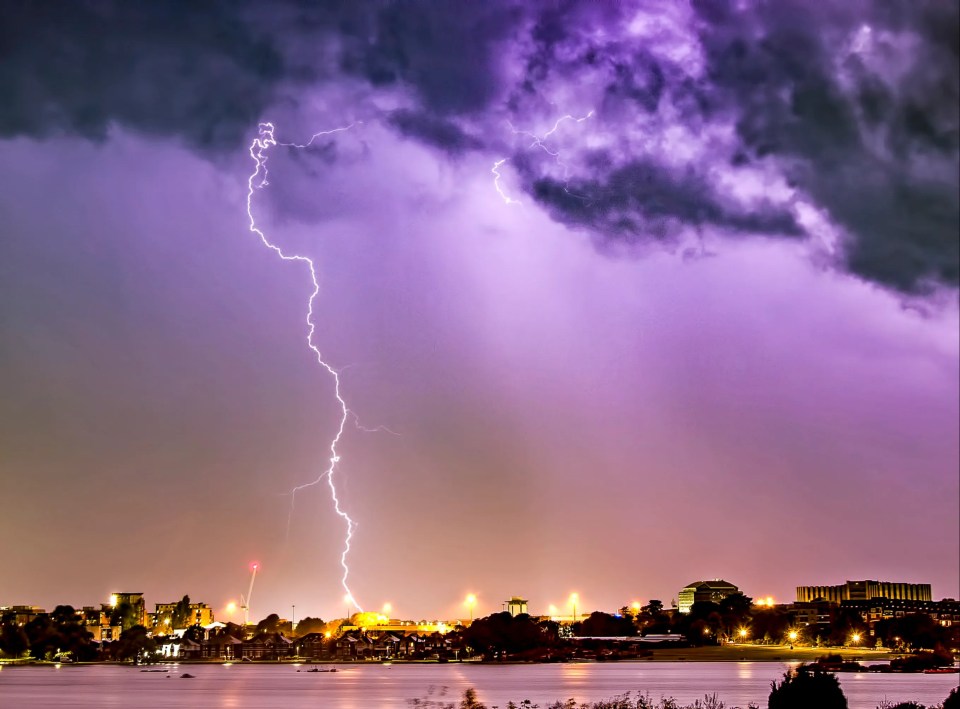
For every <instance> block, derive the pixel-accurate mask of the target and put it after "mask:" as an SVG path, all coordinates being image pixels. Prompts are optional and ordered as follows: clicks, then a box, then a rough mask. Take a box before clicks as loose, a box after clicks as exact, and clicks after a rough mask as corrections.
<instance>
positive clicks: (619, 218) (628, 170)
mask: <svg viewBox="0 0 960 709" xmlns="http://www.w3.org/2000/svg"><path fill="white" fill-rule="evenodd" d="M530 192H531V193H532V194H533V196H534V197H535V198H536V199H537V200H538V201H539V202H540V203H542V204H544V205H546V206H547V207H548V208H549V209H550V210H551V213H552V214H553V215H554V216H555V217H556V218H557V219H559V220H561V221H565V222H568V223H573V224H579V225H583V226H588V227H591V228H592V229H594V230H595V231H596V232H597V234H598V235H600V238H601V239H605V240H606V239H614V240H623V241H633V240H642V239H655V240H659V241H663V240H669V239H670V238H672V237H673V236H675V235H676V234H677V233H678V232H679V231H680V230H681V229H683V228H684V227H694V228H699V227H702V226H715V227H721V228H723V229H727V230H730V231H734V232H745V233H750V234H757V233H761V234H769V235H792V236H799V235H800V234H801V230H800V228H799V226H798V225H797V223H796V222H795V221H794V219H793V217H792V216H791V215H790V214H789V213H788V212H785V211H783V210H778V209H776V208H774V207H772V206H770V207H764V208H760V209H757V208H754V209H751V210H745V209H742V208H738V207H737V206H736V205H733V204H730V203H727V202H725V201H724V200H722V199H720V198H718V197H717V196H716V195H715V194H714V191H713V190H712V189H711V187H710V185H709V184H708V183H707V182H706V181H705V180H704V179H703V178H702V177H701V176H700V175H698V174H697V173H696V172H695V171H694V170H693V169H685V170H683V171H681V172H679V173H674V172H671V171H670V170H668V169H667V168H665V167H664V166H662V165H658V164H656V163H651V162H640V161H638V162H631V163H628V164H626V165H624V166H622V167H618V168H617V169H615V170H613V171H611V172H609V173H607V174H604V175H603V176H602V177H601V178H599V179H573V180H570V181H568V182H561V181H559V180H556V179H552V178H535V179H533V180H532V183H531V185H530Z"/></svg>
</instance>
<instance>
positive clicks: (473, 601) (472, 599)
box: [463, 593, 477, 623]
mask: <svg viewBox="0 0 960 709" xmlns="http://www.w3.org/2000/svg"><path fill="white" fill-rule="evenodd" d="M463 605H465V606H466V607H467V610H469V611H470V622H471V623H473V609H474V608H476V607H477V595H476V594H475V593H468V594H467V597H466V598H465V599H464V600H463Z"/></svg>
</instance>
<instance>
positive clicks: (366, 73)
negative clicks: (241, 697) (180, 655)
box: [0, 2, 960, 618]
mask: <svg viewBox="0 0 960 709" xmlns="http://www.w3.org/2000/svg"><path fill="white" fill-rule="evenodd" d="M805 4H806V3H796V4H786V5H783V6H781V7H779V8H778V9H777V10H776V11H774V10H771V9H770V8H769V7H767V6H766V5H764V6H763V8H766V9H757V8H753V9H751V10H749V11H748V10H744V11H743V12H742V13H741V14H739V15H737V16H733V17H727V16H726V13H725V12H724V11H721V10H719V9H718V8H719V5H715V4H713V3H709V4H701V3H694V5H692V6H690V7H684V6H682V5H678V4H675V3H666V4H664V5H663V6H662V7H656V6H653V5H651V6H646V8H647V9H645V10H644V11H639V10H637V9H635V8H631V7H630V6H629V4H617V5H612V4H611V5H609V6H607V5H604V4H602V3H584V4H582V5H579V4H572V5H570V6H561V5H551V7H552V8H554V10H550V11H541V12H540V14H537V12H534V11H531V10H528V9H527V10H524V9H522V8H519V7H511V6H509V5H501V4H492V5H490V6H489V7H488V8H487V9H485V10H476V11H472V12H474V13H475V14H479V15H480V16H478V17H461V16H460V15H459V14H458V15H457V16H452V15H450V16H448V15H447V13H445V12H444V11H442V10H440V9H438V8H437V7H436V6H431V5H426V4H423V5H420V4H416V5H404V6H402V7H404V8H405V12H404V13H402V14H397V13H396V11H395V10H396V8H398V7H401V5H385V6H382V7H381V6H369V7H365V8H362V9H360V10H350V9H348V8H343V9H341V10H340V11H338V12H334V11H333V10H324V11H320V10H312V11H311V10H308V9H304V8H300V7H299V6H298V5H297V4H296V3H292V2H291V3H289V4H284V5H282V6H279V5H278V7H282V8H283V9H281V10H278V11H277V12H275V13H272V14H271V15H269V16H267V15H263V14H259V13H262V9H260V10H258V9H257V8H256V7H254V6H251V7H249V8H245V7H243V5H238V6H237V9H236V10H235V13H234V11H233V10H205V11H204V12H203V13H201V14H199V15H193V16H189V17H188V16H187V15H184V14H182V13H177V12H173V11H171V12H169V13H166V12H161V11H159V10H147V9H143V8H139V9H138V8H132V7H131V6H127V7H125V6H124V4H123V3H116V4H114V3H107V2H104V3H100V4H97V5H94V7H95V8H97V9H96V11H95V12H94V14H97V13H99V15H100V17H99V18H91V17H88V16H87V15H84V12H85V11H82V10H75V11H72V12H75V13H77V16H75V17H70V18H54V17H45V16H43V12H42V11H36V12H37V14H30V13H31V11H28V10H10V9H9V8H4V9H2V10H0V25H2V24H10V25H11V26H22V27H24V28H25V30H26V28H34V29H36V30H38V31H39V30H40V29H42V30H43V31H42V32H40V33H39V34H37V33H36V32H35V33H34V35H35V36H38V37H40V40H38V41H37V42H34V44H39V45H40V46H41V47H42V46H44V42H46V43H48V45H49V46H51V47H52V46H56V47H59V48H60V51H59V52H48V53H47V54H43V55H41V54H38V53H36V52H37V51H38V50H37V49H36V48H35V47H34V46H33V44H31V45H29V46H28V45H27V44H23V45H19V44H16V43H14V44H12V45H11V46H12V49H11V51H10V52H9V55H10V56H12V57H13V60H11V61H10V62H7V64H8V65H9V66H11V67H14V68H16V69H17V71H16V72H15V73H11V71H12V70H9V69H7V68H4V69H0V93H2V95H4V96H10V97H13V100H12V101H11V102H9V103H8V104H7V105H6V106H5V107H3V108H0V138H2V140H0V162H2V163H3V164H4V165H5V166H6V169H5V170H4V171H3V172H2V173H0V214H2V215H3V224H4V226H3V230H2V232H0V233H2V234H3V236H2V238H0V333H2V337H0V383H2V390H3V396H2V397H0V486H2V487H0V491H2V497H3V499H4V501H5V504H4V513H3V515H2V517H0V535H2V538H3V539H5V540H6V542H5V543H4V544H2V545H0V565H2V568H4V569H5V570H6V573H4V574H2V575H0V604H12V603H39V604H43V605H47V606H52V605H54V604H56V603H59V602H70V603H73V604H75V605H82V604H90V603H97V602H100V601H101V600H105V598H106V596H107V594H109V593H110V592H111V591H115V590H134V591H145V592H146V593H147V595H148V602H150V603H153V602H160V601H167V600H170V599H173V598H176V597H179V596H180V595H182V594H184V593H189V594H190V596H191V597H192V598H194V599H196V600H203V601H206V602H208V603H211V604H212V605H215V606H216V607H217V608H221V607H222V606H223V605H224V604H225V603H226V602H227V601H228V600H231V599H233V600H235V599H236V598H237V597H238V595H239V593H240V591H241V590H243V588H244V586H245V582H246V576H245V568H246V565H247V563H248V562H250V561H252V560H254V559H256V560H258V561H260V563H261V564H262V574H261V575H260V576H259V577H258V581H257V589H256V591H255V599H254V604H253V608H252V615H254V616H258V617H259V616H262V615H265V614H266V613H267V612H270V611H274V610H276V611H278V612H281V613H287V612H288V611H289V608H290V606H291V605H292V604H296V606H297V616H300V617H302V616H303V615H306V614H311V615H321V616H323V617H332V616H334V615H337V614H341V613H342V612H343V604H342V602H341V597H342V595H343V594H342V590H341V589H340V585H339V569H338V560H339V554H340V547H341V541H342V533H343V526H342V524H341V521H340V520H339V519H338V518H337V517H336V515H335V514H334V512H333V508H332V504H331V502H330V499H329V494H328V491H327V489H326V488H325V487H324V486H318V487H316V488H313V489H311V490H308V491H304V492H303V493H301V494H300V495H298V497H297V501H296V507H295V510H294V513H293V516H292V520H291V535H290V538H289V539H287V538H286V526H287V519H288V510H289V504H290V498H289V495H288V494H287V493H288V491H289V490H290V488H291V487H293V486H295V485H298V484H301V483H303V482H306V481H308V480H311V479H313V478H315V477H316V475H317V473H318V471H319V470H322V469H323V468H324V467H325V461H326V455H325V454H326V449H327V445H328V441H329V436H330V435H332V432H333V430H334V428H335V426H336V422H337V413H338V411H337V408H336V402H335V400H334V399H333V396H332V391H331V387H330V381H329V378H328V377H327V376H326V375H325V374H324V373H323V372H322V371H321V370H319V369H318V368H317V367H316V363H315V362H314V360H313V359H312V356H311V353H310V351H309V350H308V349H307V348H306V347H305V345H304V341H303V337H304V334H305V333H304V323H303V316H304V311H305V307H306V297H307V296H308V295H309V289H310V283H309V278H308V275H307V273H306V271H305V269H301V268H300V267H298V266H297V265H294V264H286V263H283V262H281V261H279V260H277V259H276V258H275V257H273V256H272V255H271V254H270V253H269V252H268V251H266V250H265V249H264V248H263V246H262V245H260V244H259V243H258V242H257V240H256V239H255V238H254V237H253V236H252V235H251V234H250V233H249V232H248V231H247V224H246V214H245V205H244V199H245V188H246V177H247V175H248V174H249V172H250V170H251V168H252V164H251V162H250V159H249V156H248V155H247V154H246V152H245V149H246V146H247V145H248V143H249V141H250V140H251V139H252V137H253V136H254V135H255V131H256V123H257V121H258V120H259V119H269V120H273V121H274V122H275V123H276V124H277V126H278V134H279V137H280V138H281V139H286V140H297V141H299V140H303V139H305V138H307V137H309V135H310V134H312V133H313V132H315V131H317V130H322V129H328V128H332V127H335V126H338V125H345V124H347V123H350V122H351V121H354V120H360V121H363V124H362V125H361V126H358V127H357V128H355V129H353V130H351V131H350V132H349V133H344V134H340V135H338V136H337V137H335V138H334V139H331V140H330V141H324V142H323V143H322V144H321V145H319V146H318V147H317V149H315V150H310V151H283V150H277V151H275V152H273V153H271V163H270V166H271V180H270V183H271V184H270V186H269V187H268V188H267V189H266V190H265V191H263V192H262V193H259V194H258V195H257V201H256V207H257V213H258V219H259V220H261V224H262V225H263V226H264V227H265V228H266V229H267V230H268V231H269V233H270V234H271V237H272V238H274V239H275V240H276V241H277V242H278V243H281V244H282V245H283V246H284V247H285V248H289V249H291V250H293V251H297V252H300V253H305V254H308V255H309V256H310V257H311V258H313V259H314V260H315V261H316V263H317V265H318V269H319V272H320V276H321V281H322V282H321V288H322V290H321V294H320V296H319V299H318V301H317V310H316V324H317V343H318V344H319V345H320V347H321V348H322V350H323V352H324V355H325V357H326V358H327V360H328V361H329V362H331V363H332V364H333V365H334V366H336V367H338V368H340V369H341V370H342V379H343V383H344V391H345V394H346V396H347V399H348V400H349V403H350V405H351V407H352V409H353V410H354V411H355V412H356V413H357V415H358V416H359V417H360V419H361V421H362V423H363V425H364V426H367V427H370V428H373V427H377V426H385V427H388V428H389V429H390V430H391V431H394V432H396V434H398V435H391V434H390V433H384V432H381V433H367V432H363V431H361V430H359V429H358V428H355V427H351V428H348V430H347V434H346V437H345V439H344V442H343V445H342V449H341V453H342V455H343V460H342V462H341V468H340V470H341V472H340V474H339V477H338V480H339V484H340V489H341V491H342V498H343V500H344V505H345V507H346V508H347V509H348V510H349V511H350V514H351V515H352V516H353V517H354V519H356V520H357V521H358V523H359V528H358V531H357V535H356V538H355V544H354V549H353V552H352V554H351V557H350V561H351V569H352V576H351V585H352V587H353V589H354V592H355V594H356V596H357V598H358V600H359V601H360V602H361V603H363V604H364V605H365V606H368V607H372V608H376V607H379V606H380V604H382V603H383V602H385V601H390V602H391V603H392V604H393V607H394V609H395V613H396V614H397V615H399V616H402V617H414V618H420V617H428V616H429V617H435V616H446V615H454V614H456V613H458V612H462V611H461V609H460V608H459V606H458V602H459V600H460V599H462V598H463V596H464V594H465V593H466V592H468V591H473V592H476V593H478V595H479V596H480V606H479V608H478V612H479V613H484V612H489V611H492V610H499V608H500V601H502V600H503V599H505V598H507V597H508V596H510V595H513V594H522V595H525V596H526V597H527V598H529V599H530V601H531V604H530V607H531V611H534V612H540V611H545V609H546V607H547V605H548V604H551V603H553V604H556V605H558V606H562V605H563V602H564V599H565V598H566V597H567V595H568V594H569V593H570V592H571V591H573V590H576V591H578V592H579V593H580V596H581V598H582V599H583V601H582V602H583V607H584V608H587V607H591V608H592V607H598V608H604V609H613V608H616V607H619V606H620V605H623V604H624V603H627V602H629V601H631V600H634V599H642V600H646V599H649V598H660V599H662V600H664V601H665V602H669V601H670V600H671V599H672V598H675V596H676V593H677V591H678V590H679V589H680V588H681V587H682V586H683V585H685V584H686V583H688V582H690V581H692V580H695V579H699V578H713V577H721V576H722V577H724V578H726V579H728V580H730V581H732V582H734V583H737V584H738V585H740V586H741V587H742V588H743V589H744V590H745V592H746V593H748V594H750V595H760V594H762V595H773V596H774V597H776V598H778V599H783V600H791V599H792V597H793V588H794V587H795V586H796V585H800V584H808V583H810V584H813V583H818V584H826V583H841V582H843V581H844V580H846V579H859V578H882V579H885V580H893V581H914V582H929V583H932V584H933V592H934V596H935V597H937V598H940V597H954V598H956V597H958V593H960V581H958V575H960V568H958V561H957V559H958V557H960V543H958V538H960V522H958V509H957V508H958V496H960V485H958V474H957V470H958V467H960V435H958V428H960V410H958V409H960V406H958V399H960V376H958V366H957V365H958V357H960V335H958V330H960V317H958V307H957V271H958V264H957V249H958V237H957V216H956V215H957V209H958V206H957V105H956V104H957V102H956V90H957V80H956V79H957V77H956V75H957V66H956V55H955V52H956V45H955V44H952V45H951V44H950V40H949V39H947V38H946V37H945V36H942V35H941V34H940V31H939V28H940V27H941V26H942V25H944V23H946V24H947V26H948V27H949V26H951V25H950V24H949V23H951V22H952V23H953V25H952V27H954V28H955V27H956V8H953V9H952V10H950V11H949V12H948V13H947V14H946V16H938V12H939V13H942V12H943V11H942V9H941V10H937V6H936V5H935V4H932V3H931V4H930V6H929V7H925V6H923V7H920V8H919V9H918V8H917V6H916V5H915V4H909V5H907V4H905V5H904V7H905V8H907V7H908V8H911V9H909V10H903V9H901V10H891V9H878V8H877V7H875V6H873V5H871V4H868V3H854V4H851V3H837V7H836V8H832V7H831V6H830V5H828V4H824V5H823V6H822V7H820V6H819V5H818V8H817V9H816V10H804V9H803V6H804V5H805ZM211 7H212V6H211ZM614 7H616V8H618V9H617V10H614V9H612V8H614ZM378 8H379V9H378ZM557 8H560V9H557ZM3 13H8V14H10V15H11V17H4V16H3ZM152 13H159V14H158V16H154V14H152ZM950 13H952V14H950ZM88 14H89V13H88ZM461 14H462V13H461ZM467 14H469V13H467ZM161 16H162V17H161ZM307 16H310V17H307ZM94 19H97V21H94ZM308 20H309V21H308ZM11 23H13V24H11ZM186 26H189V27H190V31H189V32H184V31H183V29H184V27H186ZM121 36H122V37H123V38H124V39H123V41H121V40H120V39H119V38H120V37H121ZM371 37H372V38H373V39H369V40H368V39H364V38H371ZM104 38H106V39H104ZM214 40H216V41H214ZM454 49H456V50H458V51H456V52H454ZM78 57H87V58H89V59H90V61H89V62H87V63H84V62H80V61H78ZM182 58H189V62H187V65H188V66H189V70H188V69H187V68H184V64H183V62H182V61H180V60H181V59H182ZM119 59H126V61H119ZM68 69H69V71H68ZM305 69H309V71H306V70H305ZM57 72H60V73H59V74H58V73H57ZM51 77H55V78H51ZM56 77H59V78H56ZM950 82H952V83H950ZM944 86H945V87H947V89H944V88H943V87H944ZM71 87H72V88H71ZM77 87H83V89H84V90H83V91H82V92H81V93H82V95H81V93H78V89H77ZM134 89H136V90H134ZM950 91H953V92H954V93H953V95H951V94H950ZM591 110H593V111H595V114H594V115H593V116H591V118H590V119H588V120H586V121H583V122H581V123H574V122H573V121H568V122H566V123H564V124H562V126H561V127H560V128H559V129H558V130H557V131H556V133H554V134H553V135H552V136H551V140H550V142H549V143H548V144H547V145H548V147H549V148H550V150H551V152H557V153H559V155H560V158H559V160H558V158H555V157H553V156H551V155H549V154H547V153H546V152H545V151H543V150H541V149H540V148H538V147H537V146H533V147H531V140H530V139H529V137H525V136H522V135H516V134H515V133H514V132H513V130H511V126H513V127H514V129H516V130H526V131H530V132H531V133H534V134H536V135H543V134H544V133H545V132H547V131H549V130H550V128H552V127H553V126H554V124H555V121H556V119H557V118H558V117H560V116H562V115H565V114H567V113H569V114H571V115H574V116H577V117H580V116H584V115H586V114H587V112H589V111H591ZM502 158H508V160H507V162H506V163H505V164H504V165H503V170H502V174H503V176H504V177H503V181H502V188H503V190H504V191H505V193H506V194H508V195H510V196H511V197H512V198H514V199H516V200H517V201H519V202H520V204H505V203H504V200H503V199H502V198H501V196H500V195H499V194H498V193H497V190H496V189H495V186H494V183H493V175H492V174H491V172H490V169H491V166H492V165H493V163H494V161H496V160H499V159H502Z"/></svg>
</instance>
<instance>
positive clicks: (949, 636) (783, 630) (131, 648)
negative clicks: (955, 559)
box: [0, 593, 960, 671]
mask: <svg viewBox="0 0 960 709" xmlns="http://www.w3.org/2000/svg"><path fill="white" fill-rule="evenodd" d="M189 605H190V604H189V598H188V597H186V596H184V598H183V599H182V600H181V601H180V602H179V603H177V604H176V606H175V607H174V609H173V611H172V614H171V619H172V622H171V623H170V624H169V625H166V626H162V627H159V628H155V629H153V630H152V631H150V630H148V629H147V628H145V627H143V626H142V625H137V624H135V621H136V616H135V615H134V614H133V613H132V612H131V609H129V608H126V607H125V605H124V604H119V605H118V606H117V607H116V608H115V609H113V610H112V616H111V618H110V624H111V625H113V626H115V627H116V629H117V631H119V632H118V634H115V635H113V638H114V639H113V641H112V642H110V641H104V642H102V643H97V642H95V641H94V636H93V634H92V633H91V632H90V631H89V630H88V625H87V624H86V621H85V619H84V617H83V615H82V614H81V613H78V612H77V611H76V610H75V609H74V608H73V607H71V606H57V607H56V608H55V609H54V610H53V611H52V612H51V613H42V614H40V615H37V616H36V617H34V618H32V619H30V620H29V622H25V623H18V622H16V617H15V615H14V614H13V613H5V614H4V615H3V616H2V617H0V653H2V655H3V656H5V657H7V658H32V659H36V660H51V661H77V662H86V661H95V660H117V661H126V660H132V659H145V658H151V657H155V656H156V654H157V652H158V650H159V648H160V646H161V644H162V643H164V642H166V640H165V637H166V636H169V635H170V634H171V632H172V631H174V630H176V631H177V633H176V634H177V635H178V636H181V637H180V638H178V641H179V642H188V643H194V644H196V645H201V644H203V643H209V642H210V641H211V640H212V639H215V638H221V639H224V638H232V639H236V640H238V641H243V642H247V641H251V640H252V639H255V638H257V637H266V636H279V637H283V638H290V639H297V638H303V637H305V636H306V637H311V636H312V640H311V644H310V645H309V652H310V655H309V656H310V657H318V658H320V657H322V658H327V659H334V658H338V659H377V656H376V655H371V654H367V655H365V656H363V657H358V656H353V657H352V658H351V657H345V656H344V655H343V653H342V652H341V651H338V641H339V640H340V638H342V637H344V634H345V633H347V634H350V633H353V634H356V633H361V634H362V633H364V632H366V633H367V634H368V635H377V634H378V633H379V634H382V633H384V632H385V631H381V630H378V628H377V627H376V626H375V625H371V626H368V627H366V628H365V630H359V631H358V630H356V629H354V630H348V629H347V628H346V627H344V626H348V627H353V628H356V627H357V626H358V625H359V626H363V623H362V622H361V620H360V618H361V615H362V614H361V615H357V616H354V617H353V618H351V619H348V620H346V621H332V622H324V621H323V620H321V619H320V618H309V617H307V618H303V619H302V620H301V621H300V622H299V623H297V625H296V627H294V626H293V624H292V623H290V622H289V621H284V620H282V619H281V618H280V617H279V616H278V615H277V614H270V615H268V616H267V617H266V618H264V619H263V620H261V621H260V622H259V623H257V624H256V625H255V626H253V625H250V626H240V625H236V624H233V623H227V624H226V625H225V626H219V624H218V626H219V627H218V628H216V629H215V630H211V629H204V628H202V627H200V626H190V627H188V626H187V625H186V623H187V622H188V620H187V619H188V614H189ZM792 623H793V620H792V618H791V616H790V614H789V612H788V611H787V610H786V609H781V608H758V607H757V606H755V605H753V603H752V601H751V599H750V598H749V597H747V596H744V595H743V594H739V593H738V594H734V595H731V596H728V597H727V598H725V599H723V600H722V601H721V602H719V603H703V602H698V603H695V604H693V606H692V608H691V610H690V612H689V613H684V614H681V613H677V612H675V611H672V610H666V609H665V608H664V607H663V604H662V603H661V602H660V601H657V600H653V601H650V603H648V604H647V605H645V606H642V607H639V608H634V609H631V608H624V609H621V612H620V613H618V614H609V613H603V612H599V611H597V612H594V613H591V614H589V615H588V616H586V617H584V618H583V619H581V620H579V621H578V622H576V623H573V624H572V625H568V624H560V623H558V622H556V621H553V620H549V619H543V618H537V617H534V616H530V615H526V614H520V615H517V616H513V615H511V614H510V613H507V612H501V613H494V614H492V615H489V616H487V617H484V618H478V619H477V620H475V621H474V622H473V623H472V624H470V625H469V626H468V627H463V626H457V627H456V628H455V629H453V630H452V631H451V632H449V633H447V634H445V635H443V640H442V642H437V643H427V644H423V647H422V648H420V649H417V650H415V651H414V650H409V651H407V655H406V657H408V658H410V659H425V658H431V657H432V658H435V659H440V660H445V659H449V660H457V659H466V658H471V657H480V658H482V659H484V660H487V661H503V660H511V661H524V660H527V661H560V660H567V659H574V658H582V659H598V660H616V659H630V658H636V657H644V656H649V655H650V654H651V648H655V647H657V643H656V642H651V643H638V642H629V641H623V640H616V639H618V638H619V639H623V638H626V639H629V638H635V637H636V636H645V637H648V638H649V636H655V637H656V638H657V639H659V641H662V642H670V643H674V644H682V645H686V646H702V645H717V644H722V643H724V642H727V641H731V640H733V641H738V642H746V641H749V642H756V643H765V642H766V643H784V642H787V640H786V638H787V637H788V636H789V638H790V640H789V642H791V643H796V644H799V645H807V646H821V647H831V646H843V645H846V644H848V642H849V639H850V638H851V636H853V635H854V634H858V637H859V636H861V635H862V637H863V638H864V639H865V642H866V639H869V640H870V642H872V643H877V644H882V645H883V646H884V647H889V648H896V649H898V650H901V651H907V652H917V651H922V650H930V651H934V652H930V653H925V654H922V655H917V659H915V660H911V661H909V662H907V661H900V664H899V665H898V669H903V670H908V671H909V670H912V669H922V668H921V667H920V665H918V664H917V663H924V662H926V663H930V662H933V663H935V664H945V663H947V662H948V660H949V659H950V650H951V649H954V650H955V649H958V645H960V638H958V632H960V628H947V627H942V626H940V625H939V624H938V623H937V622H936V621H935V620H933V619H932V618H930V617H929V616H927V615H924V614H915V615H907V616H904V617H901V618H895V619H889V620H881V621H879V622H877V623H876V624H875V626H874V628H873V636H872V637H871V636H870V635H869V634H868V626H867V624H866V623H865V622H864V621H863V620H862V618H861V617H860V616H859V614H857V613H856V612H855V611H852V610H849V609H845V608H835V609H834V610H833V612H832V613H831V614H830V615H829V617H828V618H827V619H826V620H825V622H823V623H820V624H817V625H812V626H805V627H794V626H793V624H792ZM402 634H403V633H400V635H402ZM421 635H422V634H421ZM649 639H652V638H649ZM340 646H341V648H342V646H343V644H342V643H341V644H340ZM301 651H303V647H302V646H298V645H293V646H292V647H291V649H290V651H289V653H290V654H285V655H283V656H282V658H281V656H279V655H277V656H274V659H283V658H286V657H291V656H294V655H298V654H299V653H300V652H301ZM371 652H380V651H379V650H376V649H375V648H373V647H371ZM414 653H416V654H414ZM201 656H202V657H203V658H206V659H213V655H207V654H204V655H200V654H199V651H198V654H197V655H196V657H197V658H200V657H201ZM388 657H389V655H388ZM258 658H259V656H257V658H255V659H258ZM931 658H933V659H931ZM911 663H912V664H911ZM914 665H916V667H914Z"/></svg>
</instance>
